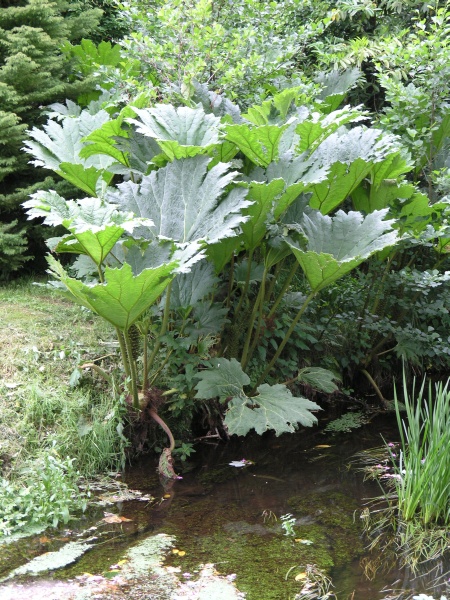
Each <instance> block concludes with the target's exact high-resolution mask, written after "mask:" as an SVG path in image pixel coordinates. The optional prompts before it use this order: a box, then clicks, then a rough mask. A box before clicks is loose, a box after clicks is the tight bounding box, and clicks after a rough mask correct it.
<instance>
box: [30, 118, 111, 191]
mask: <svg viewBox="0 0 450 600" xmlns="http://www.w3.org/2000/svg"><path fill="white" fill-rule="evenodd" d="M60 118H61V120H62V122H61V123H59V122H58V121H56V120H53V119H50V120H49V121H48V122H47V124H46V125H44V131H41V130H39V129H37V128H36V127H34V128H33V129H32V130H31V132H30V137H31V138H32V139H31V140H27V141H26V142H25V147H24V150H25V152H28V153H29V154H31V155H33V156H34V157H35V159H34V160H32V161H31V162H32V163H33V164H34V165H35V166H40V167H45V168H46V169H51V170H52V171H55V172H56V173H58V175H61V177H63V178H64V179H66V180H67V181H69V182H70V183H72V184H73V185H76V186H77V187H79V188H80V189H82V190H83V191H85V192H87V193H88V194H91V195H95V194H96V188H97V184H98V181H99V179H100V177H103V178H104V179H105V181H106V182H107V183H109V181H111V178H112V174H110V173H108V174H107V173H106V171H107V170H108V168H109V167H110V166H111V164H112V163H113V162H115V159H114V158H113V157H111V156H106V155H104V154H94V155H92V156H89V157H88V158H82V157H81V151H82V149H83V147H84V141H83V139H84V138H85V137H86V136H87V135H89V134H90V133H92V132H93V131H95V130H96V129H98V128H99V127H101V126H102V125H103V124H104V123H106V122H107V121H109V119H110V117H109V114H108V113H107V112H106V111H105V110H100V111H98V112H96V113H95V114H91V113H90V112H89V111H87V110H83V111H81V113H80V114H79V115H75V116H70V115H66V116H64V115H63V116H61V117H60Z"/></svg>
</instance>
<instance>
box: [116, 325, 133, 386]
mask: <svg viewBox="0 0 450 600" xmlns="http://www.w3.org/2000/svg"><path fill="white" fill-rule="evenodd" d="M116 333H117V339H118V340H119V348H120V354H121V356H122V364H123V368H124V371H125V375H126V376H127V377H131V372H130V363H129V361H128V352H127V347H126V345H125V338H124V335H123V333H122V332H121V331H120V329H119V328H118V327H116Z"/></svg>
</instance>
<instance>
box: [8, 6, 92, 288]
mask: <svg viewBox="0 0 450 600" xmlns="http://www.w3.org/2000/svg"><path fill="white" fill-rule="evenodd" d="M100 16H101V11H100V9H97V8H91V9H88V8H87V6H86V3H85V2H67V1H66V0H57V1H56V2H49V1H47V0H27V1H25V0H24V1H20V2H14V3H7V6H6V8H3V9H2V10H1V11H0V125H1V127H0V230H2V231H4V232H6V231H7V232H8V238H7V239H8V243H9V244H11V245H10V246H9V247H8V252H7V253H6V252H5V248H6V246H5V243H6V242H5V238H3V244H1V246H3V248H2V249H1V250H0V251H1V252H2V254H1V256H7V257H8V258H7V260H1V262H2V268H3V273H4V276H5V275H6V274H7V272H8V271H14V270H16V269H17V268H18V267H19V266H20V265H21V264H22V263H23V262H24V258H23V257H22V258H16V259H14V260H12V257H13V256H15V257H17V255H23V253H24V252H25V251H26V245H25V244H24V243H23V240H24V238H23V234H14V233H13V231H11V229H12V228H11V227H10V224H11V223H12V222H14V221H16V220H17V219H19V221H20V220H22V221H23V219H24V217H23V213H22V211H21V210H20V204H21V203H22V202H23V201H24V200H25V199H26V198H27V197H28V195H29V194H30V193H31V192H32V191H34V190H35V189H36V188H39V189H41V188H42V187H44V188H47V189H48V188H49V187H53V188H55V187H58V186H57V183H55V182H54V180H53V179H52V178H51V177H49V176H48V175H49V173H48V172H47V173H46V172H45V171H42V170H37V169H35V168H33V167H32V166H30V165H29V164H28V157H27V156H26V155H25V154H23V153H22V152H21V147H22V145H23V142H24V140H25V138H26V130H27V129H30V128H31V127H32V126H34V125H40V124H41V123H42V122H43V107H44V106H46V105H48V104H50V103H51V102H55V101H58V100H64V99H65V98H76V97H77V96H78V95H79V94H80V92H81V91H83V89H85V88H86V86H87V85H89V82H88V81H87V80H86V81H84V82H83V81H81V80H78V79H77V78H76V77H75V76H74V75H73V74H72V73H71V63H70V61H69V60H68V59H66V58H65V57H64V55H63V54H62V53H61V51H60V47H61V45H62V43H63V42H65V41H66V40H75V41H77V40H79V39H80V37H82V36H83V35H88V34H89V32H90V31H91V30H93V29H94V28H95V27H96V26H97V24H98V22H99V18H100ZM2 224H3V225H2ZM5 226H6V227H7V229H5ZM28 237H29V239H30V240H31V243H30V246H31V252H32V253H35V254H37V255H38V254H39V250H40V248H39V242H38V240H39V238H40V235H39V230H38V228H36V227H33V228H30V231H29V234H28ZM1 246H0V248H1ZM4 252H5V253H4ZM3 253H4V254H3Z"/></svg>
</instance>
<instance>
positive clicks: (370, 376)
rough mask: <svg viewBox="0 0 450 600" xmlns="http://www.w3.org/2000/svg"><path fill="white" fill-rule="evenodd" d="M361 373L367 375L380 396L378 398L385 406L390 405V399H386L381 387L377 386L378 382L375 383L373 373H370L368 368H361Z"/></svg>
mask: <svg viewBox="0 0 450 600" xmlns="http://www.w3.org/2000/svg"><path fill="white" fill-rule="evenodd" d="M361 373H362V374H363V375H365V377H366V378H367V379H368V381H369V382H370V384H371V386H372V387H373V389H374V390H375V393H376V395H377V396H378V398H379V399H380V400H381V402H382V404H383V406H388V405H389V401H388V400H386V398H385V397H384V396H383V394H382V393H381V390H380V388H379V387H378V386H377V384H376V383H375V380H374V379H373V377H372V375H371V374H370V373H368V372H367V371H366V369H361Z"/></svg>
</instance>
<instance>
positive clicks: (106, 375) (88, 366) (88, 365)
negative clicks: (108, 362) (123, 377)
mask: <svg viewBox="0 0 450 600" xmlns="http://www.w3.org/2000/svg"><path fill="white" fill-rule="evenodd" d="M80 369H92V370H93V371H95V372H96V373H98V374H99V375H100V376H101V377H103V379H104V380H105V381H107V382H108V383H109V384H110V385H112V384H113V378H112V377H111V375H110V374H109V373H107V372H106V371H105V370H104V369H102V368H101V367H99V366H98V365H96V364H95V363H92V362H89V363H84V364H82V365H80Z"/></svg>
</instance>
